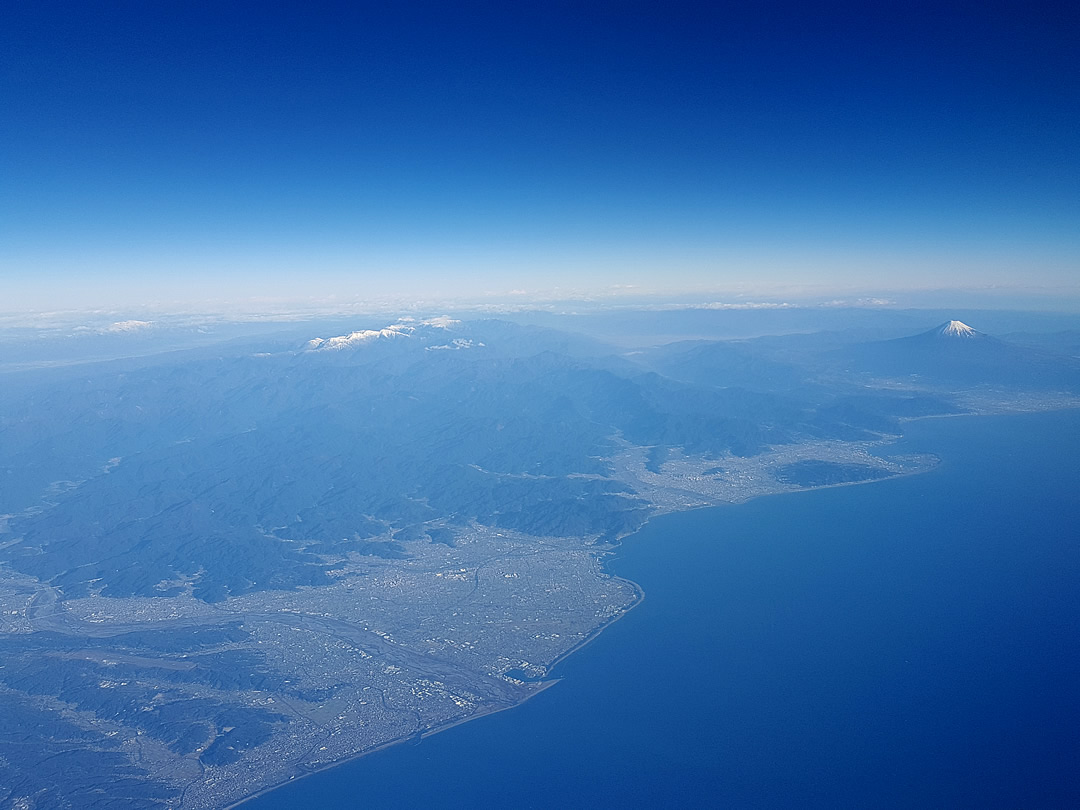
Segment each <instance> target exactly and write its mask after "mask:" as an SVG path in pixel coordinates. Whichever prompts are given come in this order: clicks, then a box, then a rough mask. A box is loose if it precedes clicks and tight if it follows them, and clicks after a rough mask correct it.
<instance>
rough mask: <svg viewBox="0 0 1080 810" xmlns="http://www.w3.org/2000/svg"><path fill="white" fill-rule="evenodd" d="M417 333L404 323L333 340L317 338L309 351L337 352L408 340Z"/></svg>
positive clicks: (312, 342) (309, 343) (311, 343)
mask: <svg viewBox="0 0 1080 810" xmlns="http://www.w3.org/2000/svg"><path fill="white" fill-rule="evenodd" d="M414 331H415V327H413V326H409V325H407V324H403V323H395V324H391V325H390V326H387V327H384V328H382V329H361V330H359V331H358V332H351V333H349V334H347V335H338V336H337V337H332V338H315V339H313V340H309V341H308V343H307V346H308V350H309V351H335V350H341V349H348V348H351V347H353V346H360V345H363V344H365V343H371V342H372V341H375V340H380V339H387V338H389V339H394V338H407V337H409V336H410V335H412V333H413V332H414Z"/></svg>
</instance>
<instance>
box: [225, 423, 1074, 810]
mask: <svg viewBox="0 0 1080 810" xmlns="http://www.w3.org/2000/svg"><path fill="white" fill-rule="evenodd" d="M907 433H908V435H907V437H906V438H905V440H904V441H903V442H902V444H901V445H900V446H899V447H898V451H900V452H913V451H926V452H933V453H936V454H938V455H939V456H940V457H941V459H942V464H941V466H940V467H939V468H937V469H936V470H934V471H932V472H930V473H927V474H924V475H918V476H913V477H910V478H902V479H896V480H891V481H884V482H879V483H874V484H867V485H861V486H853V487H842V488H836V489H828V490H819V491H816V492H806V493H798V494H793V495H781V496H774V497H769V498H762V499H759V500H756V501H753V502H751V503H747V504H743V505H739V506H730V507H719V508H713V509H705V510H699V511H696V512H687V513H682V514H677V515H668V516H664V517H662V518H658V519H656V520H654V521H652V522H651V523H650V524H649V525H648V526H647V527H646V528H645V529H643V530H642V531H641V532H639V533H638V534H637V535H635V536H633V537H630V538H628V539H627V540H626V541H625V542H624V545H623V548H622V549H621V550H620V553H619V556H618V559H616V560H615V561H614V562H613V563H612V565H611V570H612V571H613V572H614V573H617V574H619V575H620V576H624V577H627V578H630V579H633V580H635V581H636V582H638V583H640V584H641V585H642V586H643V587H644V589H645V593H646V598H645V602H644V603H643V604H641V605H640V606H639V607H638V608H636V609H635V610H633V611H632V612H631V613H630V614H629V615H628V616H627V617H626V618H624V619H623V620H621V621H619V622H617V623H616V624H615V625H613V626H612V627H611V628H609V629H608V630H607V631H605V632H604V633H603V634H602V635H601V636H600V637H599V638H598V639H597V640H596V641H595V642H594V643H593V644H591V645H590V646H588V647H587V648H585V649H584V650H582V651H580V652H579V653H577V654H575V655H573V656H571V657H570V658H569V659H568V660H567V661H565V662H564V663H563V664H561V665H560V667H559V669H558V672H557V673H556V674H558V675H561V676H562V678H563V679H564V680H563V681H562V682H561V683H560V684H558V685H557V686H555V687H553V688H552V689H549V690H547V691H546V692H544V693H543V694H541V695H540V696H538V697H537V698H535V699H534V700H531V701H529V702H528V703H526V704H524V705H523V706H520V707H518V708H515V709H513V710H511V711H507V712H503V713H501V714H498V715H493V716H490V717H487V718H483V719H481V720H478V721H475V722H472V723H468V724H465V725H463V726H458V727H456V728H454V729H451V730H449V731H447V732H445V733H443V734H438V735H436V736H434V737H431V738H429V739H427V740H425V741H423V742H422V743H420V744H406V745H399V746H396V747H395V748H392V749H388V750H386V751H384V752H380V753H377V754H374V755H372V756H369V757H365V758H363V759H360V760H356V761H354V762H352V763H349V764H346V765H343V766H341V767H339V768H336V769H333V770H330V771H326V772H323V773H321V774H317V775H315V776H312V777H308V778H305V779H303V780H300V781H298V782H295V783H293V784H291V785H288V786H286V787H284V788H282V789H280V790H277V791H274V792H273V793H271V794H268V795H267V796H265V797H262V798H260V799H258V800H256V801H254V802H252V803H251V804H250V805H248V806H246V807H250V810H280V809H281V808H293V807H324V808H353V807H357V808H360V807H375V808H381V807H392V808H406V807H410V808H411V807H461V808H464V807H483V806H486V807H495V806H510V807H518V808H523V807H544V808H560V807H575V806H588V805H592V806H622V807H674V806H682V807H702V806H714V807H802V808H805V807H823V808H835V807H860V808H870V807H873V808H882V807H905V808H908V807H912V808H914V807H921V808H938V807H972V808H975V807H977V808H1048V807H1060V808H1066V807H1080V411H1066V412H1057V413H1045V414H1030V415H1021V416H1008V417H984V418H959V419H940V420H928V421H923V422H917V423H913V424H910V425H908V431H907Z"/></svg>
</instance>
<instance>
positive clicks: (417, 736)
mask: <svg viewBox="0 0 1080 810" xmlns="http://www.w3.org/2000/svg"><path fill="white" fill-rule="evenodd" d="M642 525H644V524H642ZM634 533H635V532H632V533H631V534H634ZM604 553H610V552H604ZM608 576H610V577H611V578H612V579H617V580H619V581H621V582H624V583H626V584H627V585H628V586H630V588H631V589H632V590H633V591H634V597H635V598H634V601H633V602H632V603H631V604H630V606H629V607H627V608H626V610H624V611H622V612H621V613H619V614H618V615H617V616H612V617H611V618H610V619H608V621H606V622H604V623H603V624H601V625H599V626H598V627H597V628H596V629H595V630H594V631H593V632H591V633H590V634H589V635H588V636H587V637H585V638H584V639H582V640H581V641H579V642H578V643H577V644H575V645H574V646H573V647H571V648H570V649H569V650H567V651H566V652H564V653H562V654H561V655H559V656H558V657H557V658H555V659H554V660H553V661H552V662H551V663H550V664H548V665H547V670H548V671H549V672H550V671H551V670H552V669H554V668H555V666H556V665H557V664H559V663H560V662H561V661H564V660H566V659H567V658H568V657H569V656H570V655H572V654H573V653H575V652H577V651H578V650H581V649H582V648H584V647H586V646H587V645H588V644H590V643H591V642H593V641H594V640H595V639H597V638H598V637H599V636H600V634H601V633H603V632H604V631H605V630H607V629H608V628H609V627H611V626H612V625H613V624H615V622H617V621H619V619H621V618H623V617H624V616H626V615H627V614H629V613H630V611H631V610H633V609H634V608H636V607H637V606H638V605H640V604H641V603H642V602H644V601H645V591H644V590H643V589H642V588H641V586H640V585H638V584H637V583H636V582H633V581H632V580H629V579H625V578H624V577H620V576H616V575H614V574H609V575H608ZM561 680H562V678H545V679H544V680H542V681H537V682H535V688H534V689H533V690H532V691H531V692H530V693H529V694H528V695H527V696H526V697H524V698H522V699H521V700H519V701H518V702H517V703H513V704H511V705H509V706H497V707H491V708H488V709H483V710H481V711H478V712H476V713H475V714H471V715H469V716H468V717H461V718H459V719H457V720H452V721H450V722H448V723H443V724H441V725H438V726H433V727H431V728H428V729H422V730H421V731H418V732H415V733H413V734H409V735H406V736H403V737H397V738H395V739H393V740H388V741H386V742H384V743H380V744H379V745H376V746H375V747H373V748H369V749H367V750H366V751H360V752H358V753H356V754H355V755H353V756H349V757H345V758H344V759H340V760H338V761H336V762H331V763H329V764H327V765H323V766H321V767H318V768H312V769H310V770H304V771H303V772H302V773H299V774H294V775H293V776H290V777H289V778H288V779H285V780H282V781H280V782H275V783H274V784H272V785H268V786H267V787H265V788H261V789H260V790H258V791H256V792H255V793H250V794H248V795H247V796H244V797H243V798H242V799H239V800H238V801H235V802H232V803H230V804H227V805H224V806H223V808H222V810H234V808H238V807H241V806H243V805H245V804H248V803H250V802H252V801H254V800H255V799H258V798H260V797H262V796H266V795H267V794H269V793H272V792H273V791H275V790H278V789H279V788H282V787H284V786H285V785H292V784H295V783H296V782H297V781H299V780H300V779H306V778H307V777H309V776H315V775H316V774H320V773H325V772H326V771H331V770H334V769H335V768H338V767H341V766H342V765H347V764H349V763H350V762H356V761H357V760H359V759H363V758H364V757H366V756H369V755H371V754H375V753H378V752H379V751H384V750H386V749H387V748H393V747H394V746H396V745H402V744H403V743H407V742H409V741H410V740H425V739H427V738H428V737H432V736H434V735H436V734H440V733H442V732H444V731H449V730H450V729H452V728H454V727H456V726H460V725H464V724H465V723H470V722H472V721H473V720H480V719H482V718H484V717H489V716H491V715H495V714H499V713H500V712H505V711H509V710H511V709H516V708H518V707H519V706H523V705H525V704H526V703H527V702H529V701H530V700H532V699H533V698H534V697H536V696H537V695H539V694H541V693H542V692H546V691H547V690H548V689H550V688H551V687H553V686H555V685H556V684H557V683H559V682H560V681H561Z"/></svg>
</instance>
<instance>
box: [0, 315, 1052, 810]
mask: <svg viewBox="0 0 1080 810" xmlns="http://www.w3.org/2000/svg"><path fill="white" fill-rule="evenodd" d="M389 326H390V327H395V326H396V327H397V328H390V329H388V326H387V325H383V326H378V325H377V324H372V325H370V328H368V326H364V327H363V328H361V329H346V330H342V331H341V332H340V333H333V332H324V333H323V334H330V335H331V339H332V337H333V336H334V335H335V334H340V336H341V337H342V338H343V340H342V341H339V342H337V343H335V344H333V345H334V346H336V347H337V348H334V349H333V350H329V351H323V350H320V347H322V346H323V345H325V342H326V341H327V340H328V338H321V339H320V340H319V342H318V343H314V344H313V343H312V337H311V336H310V334H308V335H299V334H290V335H279V336H276V337H274V338H273V339H266V340H265V341H260V340H259V339H255V340H251V339H242V340H240V341H239V342H233V343H228V344H218V345H217V346H216V347H211V348H198V349H190V350H186V351H183V352H177V353H168V354H161V355H158V356H156V357H143V358H139V359H138V360H118V361H113V362H109V363H102V364H86V365H79V366H69V367H66V368H56V369H49V370H45V371H40V372H33V373H32V372H18V373H12V374H9V375H7V378H8V380H10V381H11V383H12V384H10V385H9V386H8V387H7V388H6V389H5V392H6V396H5V397H3V398H2V399H0V475H2V476H3V480H5V481H7V482H8V483H7V485H6V486H5V487H4V488H3V489H2V490H0V500H2V503H0V511H3V512H5V513H6V514H5V515H4V516H3V517H4V520H2V521H0V608H2V609H0V631H2V632H0V651H2V652H3V654H4V660H5V666H4V667H3V668H0V704H3V705H2V706H0V708H2V709H3V711H4V713H5V716H11V717H18V718H23V719H24V721H25V722H26V723H30V722H31V721H32V723H33V725H32V728H33V729H41V730H42V732H41V734H38V733H37V731H30V732H21V733H20V735H17V737H15V738H11V739H8V738H0V757H3V761H0V777H2V778H0V783H2V784H8V785H12V786H13V788H12V789H13V790H15V791H16V792H9V793H8V794H7V796H5V795H4V794H3V793H0V806H5V805H4V802H5V801H8V799H9V797H14V796H19V795H30V794H33V793H35V792H37V793H39V795H41V796H42V797H43V799H42V800H43V801H51V802H54V803H60V802H62V801H65V800H72V801H78V800H79V797H81V796H90V795H94V796H98V795H107V796H108V800H109V801H110V802H112V803H113V804H114V805H115V806H119V807H132V808H133V807H138V806H142V804H144V803H145V802H146V801H147V800H153V801H161V802H164V803H166V804H167V805H168V806H179V805H180V802H181V798H180V797H181V796H183V797H184V798H183V802H184V804H183V806H185V807H188V806H192V807H214V806H220V805H221V804H222V803H223V801H224V798H223V797H229V799H230V800H231V799H235V798H239V797H240V796H242V795H245V794H246V793H249V792H251V791H253V790H256V789H259V788H260V787H265V786H266V784H269V783H273V782H274V781H275V780H281V779H287V778H289V776H290V775H294V774H295V773H296V772H298V771H297V768H308V767H317V766H318V765H320V764H325V763H328V762H333V761H336V760H337V759H340V758H343V757H347V756H351V755H354V754H355V753H356V752H358V751H363V750H368V749H370V748H371V747H374V746H377V745H381V744H384V743H386V742H389V741H392V740H395V739H401V738H403V737H407V736H410V735H413V734H416V733H419V732H422V731H425V730H430V729H431V728H434V727H437V726H438V725H439V724H441V723H449V722H458V721H460V720H461V719H466V718H468V717H470V716H475V715H476V714H477V713H482V712H484V711H489V710H491V709H492V708H498V707H504V706H508V705H513V704H514V703H515V702H518V701H520V700H522V699H524V698H525V697H527V696H528V695H529V694H531V692H530V691H529V690H530V689H534V688H540V687H542V685H543V683H544V679H545V677H546V673H547V670H546V666H547V663H546V662H550V661H553V660H556V659H557V658H558V657H560V656H561V655H564V654H565V653H566V652H567V651H568V650H569V649H572V648H573V647H574V646H575V645H577V644H579V643H581V642H583V641H584V640H586V639H587V638H588V637H589V635H590V634H591V633H594V632H596V631H597V629H598V628H599V627H602V626H603V625H604V624H605V623H606V622H608V621H611V620H612V619H613V618H616V617H618V616H619V615H621V612H622V611H625V610H626V609H627V608H628V607H629V606H632V604H633V603H634V600H635V599H636V598H637V596H636V595H635V594H634V592H633V590H632V587H631V586H630V585H629V584H627V583H624V582H621V581H617V580H612V579H611V578H609V577H606V576H605V575H604V573H603V571H602V569H601V567H600V562H599V560H598V557H597V555H598V553H602V552H603V551H605V550H608V549H610V548H611V547H612V546H611V541H613V540H615V539H616V538H618V537H620V536H622V535H624V534H626V533H628V532H631V531H633V530H634V529H635V528H636V527H638V526H639V525H640V524H641V523H642V522H643V521H644V520H645V519H647V518H648V516H649V515H651V514H655V513H656V512H657V511H666V510H671V509H684V508H688V507H691V506H696V505H702V504H706V503H720V502H737V501H740V500H745V499H747V498H749V497H754V496H757V495H764V494H770V493H776V492H784V491H794V490H796V489H799V488H805V487H816V486H833V485H841V484H851V483H859V482H864V481H872V480H877V479H880V478H884V477H889V476H894V475H899V474H905V473H911V472H918V471H920V470H922V469H926V468H927V467H928V466H929V465H930V464H931V463H932V460H928V459H924V458H896V459H893V458H888V457H886V456H887V451H886V448H885V444H886V443H887V442H888V441H889V437H890V436H895V435H896V434H898V433H899V432H900V431H901V429H902V424H903V421H904V420H905V419H908V418H915V417H922V416H931V415H943V414H955V413H960V412H962V411H963V410H964V409H965V406H963V405H962V404H960V403H961V402H962V401H970V399H971V397H970V396H969V395H970V394H971V393H972V392H976V393H978V392H979V391H982V390H983V386H985V385H986V384H987V380H993V381H995V382H996V383H997V384H998V385H999V386H1000V385H1005V387H1006V388H1007V389H1008V390H1007V391H1006V393H1005V394H1004V395H1002V396H1003V397H1004V399H1002V400H1001V401H1003V402H1005V404H1006V407H1008V403H1009V402H1012V401H1013V400H1010V399H1009V397H1011V396H1014V395H1015V396H1021V395H1023V396H1028V397H1030V398H1031V399H1030V400H1029V401H1028V404H1030V403H1031V402H1035V403H1036V405H1037V404H1038V403H1039V402H1042V400H1041V399H1040V397H1044V391H1043V390H1042V389H1041V388H1039V387H1038V386H1035V387H1034V388H1033V387H1031V386H1028V387H1024V385H1023V383H1024V382H1025V381H1026V380H1030V379H1031V378H1030V376H1023V375H1020V376H1017V375H1015V374H1013V373H1012V371H1011V369H1012V367H1013V365H1014V364H1015V363H1016V362H1022V363H1023V364H1024V366H1025V369H1026V371H1025V373H1026V374H1028V375H1030V374H1031V373H1033V372H1032V369H1033V368H1035V367H1033V366H1032V364H1031V363H1030V357H1031V356H1032V355H1031V352H1030V351H1029V350H1028V349H1026V348H1023V347H1020V348H1013V347H1012V346H1011V345H1009V344H1007V343H1004V342H1001V341H998V340H996V339H994V338H986V339H985V340H983V339H979V340H978V341H972V340H970V339H968V338H957V339H956V340H959V341H961V342H963V343H964V344H965V345H974V344H975V343H978V344H979V345H985V346H989V347H991V352H992V354H990V355H987V356H986V357H983V355H977V357H979V358H983V359H982V360H980V362H979V363H976V364H975V365H976V368H977V369H978V371H979V374H980V375H981V376H980V377H978V378H977V379H976V380H975V382H967V381H966V380H967V379H968V378H967V377H963V378H962V379H961V380H960V381H959V382H957V381H955V380H954V381H953V382H949V379H948V378H947V377H945V376H938V377H934V378H931V377H930V376H929V375H927V374H926V373H925V369H926V368H927V367H928V365H929V367H931V368H936V369H938V370H939V371H942V373H944V372H945V371H947V370H948V369H949V368H950V366H948V365H942V364H941V362H940V358H941V357H946V358H949V357H953V354H954V353H952V352H951V350H949V349H944V350H942V349H941V348H940V343H939V340H940V336H939V335H938V336H931V337H927V336H926V335H920V334H916V335H913V336H911V337H905V338H900V339H894V340H888V341H866V340H864V339H863V338H865V337H866V333H865V332H861V331H860V332H856V333H854V334H852V333H822V334H817V335H785V336H773V337H763V338H757V339H750V340H738V341H691V342H683V343H677V344H672V345H668V346H662V347H658V348H643V349H639V350H636V351H633V352H626V351H625V350H622V349H615V348H613V347H610V346H606V345H604V344H603V343H601V342H598V341H596V340H595V339H593V338H590V337H584V336H580V335H572V334H565V333H560V332H558V331H556V330H552V329H548V328H543V327H538V326H532V325H521V324H514V323H509V322H501V321H492V320H486V321H476V322H468V321H466V322H454V323H452V322H450V321H449V319H447V320H446V321H442V322H441V323H440V325H437V326H435V325H431V324H427V325H425V324H423V323H420V322H409V321H397V322H391V323H390V324H389ZM387 329H388V331H389V332H390V333H392V334H388V335H384V330H387ZM369 333H370V334H369ZM354 334H359V335H360V338H358V339H350V336H352V335H354ZM931 338H932V339H931ZM950 339H952V338H950ZM454 341H461V343H458V344H455V343H454ZM453 345H457V346H461V347H463V348H460V349H458V350H440V349H438V348H437V347H440V346H453ZM883 346H884V347H885V348H884V349H883V348H882V347H883ZM1001 346H1004V347H1005V348H1004V349H1001V348H1000V347H1001ZM965 351H966V350H965ZM980 351H981V350H980ZM970 356H971V355H970V354H965V355H962V357H961V359H966V358H968V357H970ZM883 357H884V358H885V359H887V360H888V359H894V360H895V359H898V361H902V362H901V367H902V368H907V366H904V365H903V364H904V363H907V364H911V363H916V364H921V366H919V367H920V368H922V369H923V370H924V373H923V374H922V375H921V376H920V377H918V378H917V379H916V378H912V377H911V375H910V374H906V373H905V374H904V375H901V376H899V377H894V378H891V379H890V378H887V377H885V376H883V375H882V374H881V373H880V372H881V371H882V364H883V361H882V358H883ZM987 358H989V359H987ZM856 361H858V362H856ZM956 362H959V360H956ZM1047 362H1051V361H1047ZM1070 362H1071V361H1070V360H1069V358H1067V357H1057V358H1056V359H1054V360H1053V361H1052V363H1051V365H1050V366H1047V368H1048V369H1052V370H1053V373H1054V374H1064V375H1067V374H1068V373H1069V370H1070V368H1071V366H1070V365H1069V364H1070ZM860 363H861V364H862V365H860ZM875 363H876V364H877V365H876V366H875V365H874V364H875ZM934 363H937V365H934ZM994 363H997V364H998V365H997V366H995V365H994ZM1053 379H1057V378H1056V377H1055V378H1053ZM1039 382H1040V383H1041V382H1044V381H1043V380H1040V381H1039ZM1009 385H1012V386H1013V387H1012V388H1008V386H1009ZM1010 392H1011V393H1010ZM1055 401H1056V400H1055ZM883 453H884V455H882V454H883ZM283 641H284V642H286V643H284V644H283V643H281V642H283ZM515 673H517V674H515ZM365 689H376V690H377V691H378V693H379V694H381V695H382V696H383V698H382V702H379V701H370V700H368V697H369V694H367V693H365V691H364V690H365ZM42 701H45V702H46V703H47V702H48V701H58V702H59V703H58V704H57V705H60V704H63V705H68V706H74V707H77V708H78V709H79V712H80V714H78V715H73V716H72V717H66V716H65V717H60V716H59V715H57V716H54V713H52V712H45V713H44V714H43V716H41V715H42V712H41V711H40V707H39V703H41V702H42ZM35 712H37V713H36V714H35ZM314 715H318V716H319V717H320V718H321V720H320V722H319V723H313V722H312V721H311V720H310V719H309V718H310V717H311V716H314ZM361 717H362V718H364V719H363V720H362V721H361V720H360V719H359V718H361ZM342 718H354V719H342ZM354 720H355V722H354ZM21 722H22V721H21ZM26 727H27V728H29V726H26ZM42 735H44V736H42ZM110 735H120V738H121V739H123V740H126V742H125V743H124V745H119V744H115V745H114V744H113V743H112V742H110V741H111V740H112V739H113V738H112V736H110ZM137 740H143V742H142V743H137V742H136V741H137ZM290 741H291V742H290ZM334 745H337V746H338V747H336V748H335V747H333V746H334ZM125 746H126V747H125ZM155 746H156V747H155ZM320 746H321V747H320ZM136 749H138V750H140V751H141V750H147V751H153V752H156V753H154V754H153V755H152V756H150V757H143V756H142V755H138V756H136V755H132V754H130V753H128V752H130V751H132V750H136ZM324 751H325V752H326V753H320V752H324ZM39 759H40V760H41V761H48V762H51V763H54V764H55V767H53V765H49V766H47V767H43V768H41V769H36V768H35V767H33V765H32V763H31V761H35V762H36V761H37V760H39ZM91 760H93V763H96V764H93V763H92V762H91ZM57 784H63V785H65V786H66V787H65V790H64V791H59V792H58V790H57V788H56V787H55V786H56V785H57ZM50 791H52V792H50ZM65 791H66V792H65ZM102 791H105V792H104V793H102ZM222 791H225V792H222ZM230 791H231V792H230ZM8 803H9V804H10V801H9V802H8Z"/></svg>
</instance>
